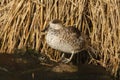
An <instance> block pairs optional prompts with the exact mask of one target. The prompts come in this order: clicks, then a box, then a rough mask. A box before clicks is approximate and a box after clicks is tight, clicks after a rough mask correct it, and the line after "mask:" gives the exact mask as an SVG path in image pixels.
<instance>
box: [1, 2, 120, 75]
mask: <svg viewBox="0 0 120 80" xmlns="http://www.w3.org/2000/svg"><path fill="white" fill-rule="evenodd" d="M55 18H58V19H60V20H62V21H63V22H64V24H65V25H76V27H77V28H78V29H80V30H81V31H82V32H83V33H85V34H86V31H87V30H88V31H89V34H90V35H89V36H90V38H91V45H92V47H93V48H94V49H95V50H96V54H97V55H98V56H99V57H100V59H99V60H96V59H94V58H92V59H91V61H90V63H92V62H96V63H99V64H100V65H102V66H104V67H105V68H106V69H107V70H109V71H110V72H111V74H113V75H116V73H117V70H118V67H119V61H120V60H119V59H120V57H119V54H120V0H0V52H7V53H12V52H14V50H15V49H21V48H27V47H30V48H32V49H35V50H37V51H39V52H41V53H46V54H47V55H49V56H50V57H51V58H52V59H54V60H58V59H59V58H60V55H59V54H58V53H60V52H58V51H55V50H52V49H51V48H48V46H47V45H46V43H45V40H44V38H43V37H42V33H41V30H42V29H44V28H45V26H46V25H47V24H48V21H49V20H52V19H55ZM89 28H91V31H90V29H89Z"/></svg>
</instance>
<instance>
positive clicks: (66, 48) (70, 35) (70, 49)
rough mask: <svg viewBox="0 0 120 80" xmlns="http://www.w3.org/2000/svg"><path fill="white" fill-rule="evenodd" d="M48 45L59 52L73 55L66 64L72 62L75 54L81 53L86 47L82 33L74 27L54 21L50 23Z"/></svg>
mask: <svg viewBox="0 0 120 80" xmlns="http://www.w3.org/2000/svg"><path fill="white" fill-rule="evenodd" d="M46 42H47V44H48V45H49V46H50V47H51V48H53V49H57V50H59V51H62V52H65V53H70V54H72V55H71V57H70V58H69V59H67V60H66V61H65V62H66V63H68V62H69V61H71V59H72V57H73V55H74V54H75V53H78V52H80V51H81V50H82V49H83V48H84V47H83V45H84V43H85V41H84V38H83V37H82V36H81V35H80V31H79V30H78V29H77V28H75V27H73V26H69V27H65V26H64V25H63V24H62V22H61V21H60V20H57V19H55V20H53V21H51V22H50V23H49V26H48V30H47V35H46Z"/></svg>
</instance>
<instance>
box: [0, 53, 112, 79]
mask: <svg viewBox="0 0 120 80" xmlns="http://www.w3.org/2000/svg"><path fill="white" fill-rule="evenodd" d="M0 80H113V79H112V77H111V76H110V74H109V72H107V71H106V70H105V68H103V67H101V66H96V65H91V64H83V65H78V66H75V65H72V64H64V63H55V62H53V61H50V60H49V58H48V57H46V56H44V55H39V59H38V58H37V57H35V56H34V55H28V54H27V55H15V54H0Z"/></svg>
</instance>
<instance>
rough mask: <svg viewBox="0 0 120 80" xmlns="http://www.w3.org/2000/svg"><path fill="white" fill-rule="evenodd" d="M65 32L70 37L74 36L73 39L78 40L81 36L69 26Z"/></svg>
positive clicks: (78, 31)
mask: <svg viewBox="0 0 120 80" xmlns="http://www.w3.org/2000/svg"><path fill="white" fill-rule="evenodd" d="M66 30H67V32H68V33H69V34H70V35H71V36H74V37H77V38H79V37H80V36H81V32H80V30H78V29H77V28H75V27H74V26H69V27H67V29H66Z"/></svg>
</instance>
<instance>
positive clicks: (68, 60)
mask: <svg viewBox="0 0 120 80" xmlns="http://www.w3.org/2000/svg"><path fill="white" fill-rule="evenodd" d="M63 55H64V54H63ZM63 55H62V56H63ZM73 56H74V53H72V54H71V56H70V58H64V56H63V58H62V59H63V60H62V62H64V63H69V62H70V61H71V60H72V58H73Z"/></svg>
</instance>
